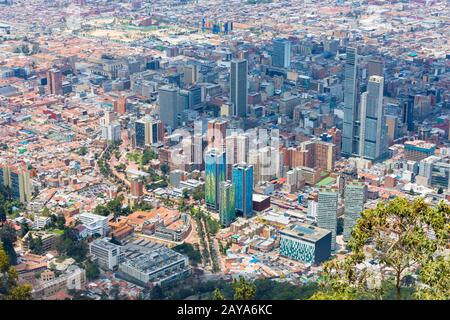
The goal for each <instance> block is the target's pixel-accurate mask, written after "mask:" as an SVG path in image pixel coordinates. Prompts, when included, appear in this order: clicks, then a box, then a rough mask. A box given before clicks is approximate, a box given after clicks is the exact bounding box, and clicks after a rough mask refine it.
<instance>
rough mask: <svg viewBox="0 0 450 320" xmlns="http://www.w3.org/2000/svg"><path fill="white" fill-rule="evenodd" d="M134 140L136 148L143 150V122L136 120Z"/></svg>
mask: <svg viewBox="0 0 450 320" xmlns="http://www.w3.org/2000/svg"><path fill="white" fill-rule="evenodd" d="M134 132H135V135H134V139H135V147H136V148H141V149H144V148H145V121H142V120H138V121H136V122H135V123H134Z"/></svg>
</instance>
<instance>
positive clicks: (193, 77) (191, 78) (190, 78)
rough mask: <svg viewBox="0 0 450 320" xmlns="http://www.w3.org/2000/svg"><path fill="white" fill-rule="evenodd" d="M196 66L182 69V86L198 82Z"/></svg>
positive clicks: (191, 65) (192, 65)
mask: <svg viewBox="0 0 450 320" xmlns="http://www.w3.org/2000/svg"><path fill="white" fill-rule="evenodd" d="M198 69H199V68H198V65H196V64H190V65H187V66H185V67H184V85H185V86H190V85H193V84H196V83H197V82H198V76H199V70H198Z"/></svg>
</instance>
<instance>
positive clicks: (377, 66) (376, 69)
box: [367, 59, 384, 78]
mask: <svg viewBox="0 0 450 320" xmlns="http://www.w3.org/2000/svg"><path fill="white" fill-rule="evenodd" d="M371 76H379V77H384V62H383V60H379V59H370V60H369V62H368V63H367V77H368V78H370V77H371Z"/></svg>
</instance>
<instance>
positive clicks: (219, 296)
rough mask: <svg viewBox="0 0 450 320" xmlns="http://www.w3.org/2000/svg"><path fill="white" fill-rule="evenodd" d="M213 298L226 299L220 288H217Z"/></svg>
mask: <svg viewBox="0 0 450 320" xmlns="http://www.w3.org/2000/svg"><path fill="white" fill-rule="evenodd" d="M211 299H212V300H225V297H224V295H223V293H222V291H220V289H219V288H216V289H215V290H214V292H213V295H212V297H211Z"/></svg>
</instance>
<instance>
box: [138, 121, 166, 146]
mask: <svg viewBox="0 0 450 320" xmlns="http://www.w3.org/2000/svg"><path fill="white" fill-rule="evenodd" d="M134 128H135V133H136V135H135V142H136V144H135V146H136V148H141V149H143V148H145V147H146V146H151V145H153V144H155V143H158V142H161V141H162V139H163V136H164V126H163V124H162V121H161V120H155V119H152V118H149V117H145V118H142V119H141V120H138V121H136V122H135V123H134Z"/></svg>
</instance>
